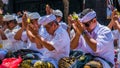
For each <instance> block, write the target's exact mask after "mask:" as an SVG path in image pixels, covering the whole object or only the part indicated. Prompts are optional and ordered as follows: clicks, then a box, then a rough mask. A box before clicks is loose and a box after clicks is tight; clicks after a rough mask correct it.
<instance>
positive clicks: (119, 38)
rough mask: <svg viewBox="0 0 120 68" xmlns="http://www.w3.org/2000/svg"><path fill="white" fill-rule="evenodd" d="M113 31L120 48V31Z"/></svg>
mask: <svg viewBox="0 0 120 68" xmlns="http://www.w3.org/2000/svg"><path fill="white" fill-rule="evenodd" d="M112 33H113V37H114V39H118V47H119V48H120V32H119V31H118V30H113V31H112Z"/></svg>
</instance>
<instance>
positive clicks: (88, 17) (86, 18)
mask: <svg viewBox="0 0 120 68" xmlns="http://www.w3.org/2000/svg"><path fill="white" fill-rule="evenodd" d="M95 17H96V12H95V11H91V12H89V13H87V14H86V15H85V16H83V17H82V18H81V19H80V22H82V23H85V22H88V21H90V20H92V19H93V18H95Z"/></svg>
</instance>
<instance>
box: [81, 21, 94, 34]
mask: <svg viewBox="0 0 120 68" xmlns="http://www.w3.org/2000/svg"><path fill="white" fill-rule="evenodd" d="M93 20H94V19H92V20H90V21H88V22H84V23H83V25H84V26H85V28H86V29H87V31H89V32H91V31H92V30H93V29H94V21H93Z"/></svg>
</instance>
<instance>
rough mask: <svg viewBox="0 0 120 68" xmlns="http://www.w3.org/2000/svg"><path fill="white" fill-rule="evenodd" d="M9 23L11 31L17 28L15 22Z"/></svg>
mask: <svg viewBox="0 0 120 68" xmlns="http://www.w3.org/2000/svg"><path fill="white" fill-rule="evenodd" d="M7 23H8V27H9V29H13V28H14V27H15V26H16V24H15V22H14V21H13V20H11V21H8V22H7Z"/></svg>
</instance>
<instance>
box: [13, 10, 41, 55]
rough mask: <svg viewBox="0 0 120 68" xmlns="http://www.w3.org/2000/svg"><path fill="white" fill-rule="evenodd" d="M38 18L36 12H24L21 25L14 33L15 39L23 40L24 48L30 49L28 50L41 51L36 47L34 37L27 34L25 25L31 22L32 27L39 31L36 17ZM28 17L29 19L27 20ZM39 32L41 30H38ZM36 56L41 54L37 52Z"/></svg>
mask: <svg viewBox="0 0 120 68" xmlns="http://www.w3.org/2000/svg"><path fill="white" fill-rule="evenodd" d="M39 18H40V15H39V13H38V12H32V13H29V14H28V15H26V14H24V15H23V17H22V20H23V21H22V27H21V29H20V30H19V31H18V32H17V33H16V35H15V39H16V40H22V41H24V42H26V43H27V44H26V49H30V50H35V51H39V52H41V53H42V52H43V51H42V48H39V49H38V48H37V46H36V45H38V44H36V43H35V41H34V39H33V38H32V36H30V35H29V34H27V31H26V29H27V26H28V25H29V24H32V25H33V26H34V29H36V31H37V32H40V26H39V24H38V19H39ZM28 19H29V21H28ZM40 33H41V32H40ZM37 55H38V56H41V54H37Z"/></svg>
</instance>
